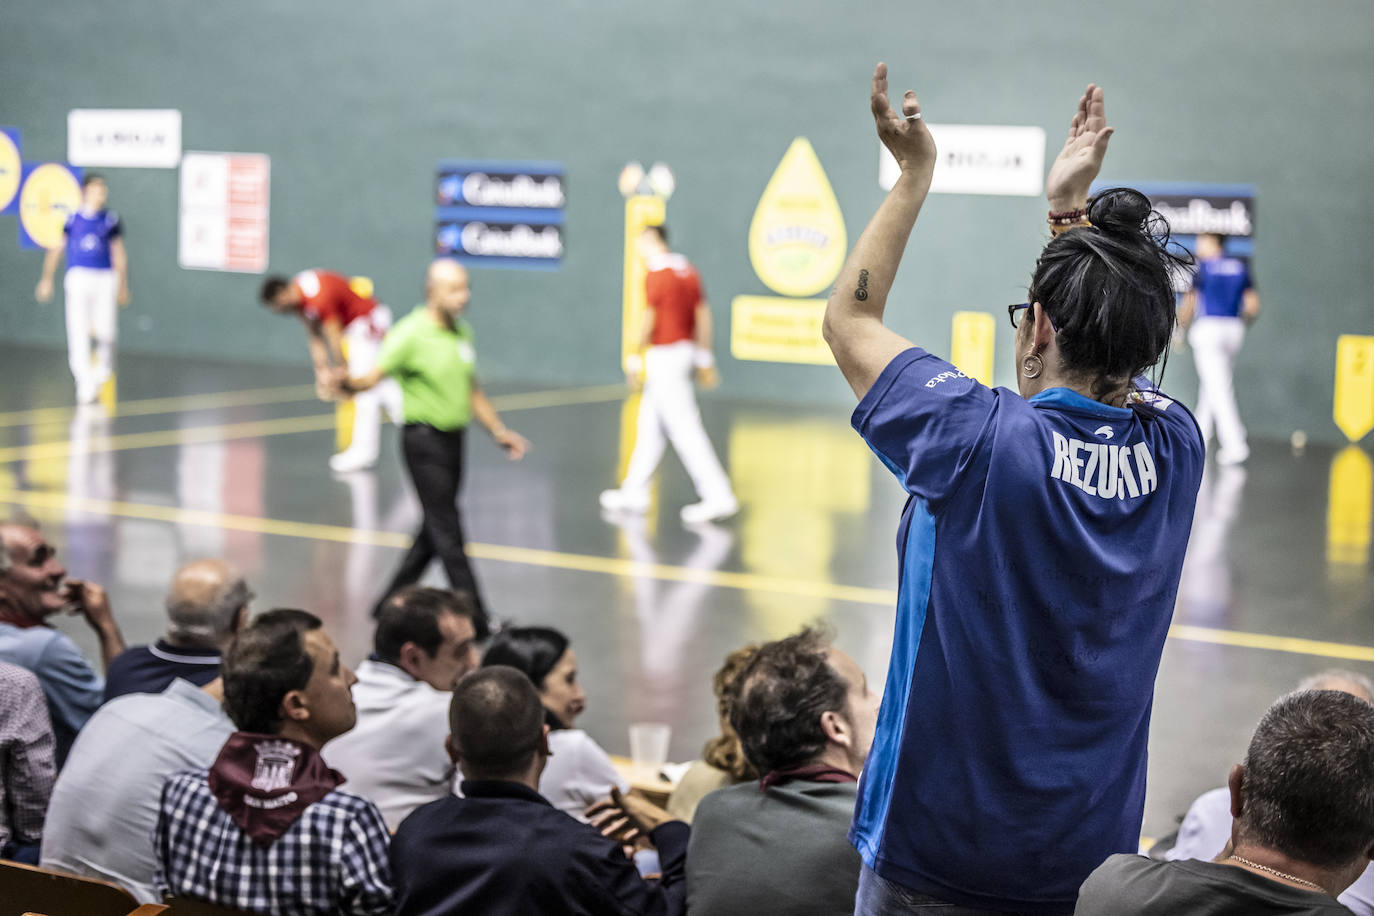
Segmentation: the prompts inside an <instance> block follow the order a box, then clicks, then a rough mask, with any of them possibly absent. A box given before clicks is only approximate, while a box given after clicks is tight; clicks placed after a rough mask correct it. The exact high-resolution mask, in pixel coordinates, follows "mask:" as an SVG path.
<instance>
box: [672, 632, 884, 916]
mask: <svg viewBox="0 0 1374 916" xmlns="http://www.w3.org/2000/svg"><path fill="white" fill-rule="evenodd" d="M736 684H737V686H736V689H735V694H734V696H733V697H731V698H730V699H729V703H730V708H731V711H730V724H731V725H732V726H733V727H734V729H735V731H737V732H738V733H739V736H740V743H741V744H742V745H743V747H744V755H745V756H746V757H747V758H749V762H750V763H752V764H753V765H754V766H755V767H756V768H757V769H758V771H759V772H760V773H761V774H763V776H762V778H761V779H760V780H758V781H757V782H746V783H742V784H740V785H737V786H730V787H728V788H725V789H720V790H717V791H715V792H712V793H711V794H710V795H708V796H706V798H704V799H703V800H702V802H701V805H700V807H698V808H697V813H696V817H695V818H694V819H693V821H692V841H691V845H690V846H689V848H688V852H687V909H688V912H690V913H692V914H701V916H734V914H741V916H743V914H754V913H788V914H791V916H806V914H813V913H814V914H818V916H819V914H833V913H845V912H852V911H853V907H854V895H855V892H856V891H857V889H858V885H859V870H860V861H859V854H858V852H856V851H855V849H854V847H853V846H851V845H850V844H849V840H848V839H847V838H846V835H847V833H848V831H849V822H850V819H851V818H852V817H853V815H854V801H855V798H856V796H857V792H858V779H859V771H860V770H862V769H863V764H864V759H865V758H866V757H867V756H868V749H869V746H870V745H871V744H872V743H873V730H874V726H875V724H876V722H877V718H878V702H879V697H878V696H877V695H875V694H874V693H873V692H872V691H870V690H869V689H868V680H867V678H866V677H864V673H863V671H862V670H861V669H860V668H859V666H858V664H857V663H856V662H855V661H854V659H852V658H850V657H849V656H848V655H846V654H845V653H844V652H841V651H840V650H839V649H836V648H834V647H833V646H830V645H828V644H827V641H826V639H825V637H824V636H823V635H822V634H821V633H819V632H817V631H815V630H812V629H806V630H803V631H802V632H800V633H798V634H796V635H795V636H789V637H787V638H786V639H781V640H778V641H777V642H772V643H768V644H766V645H764V646H763V647H762V648H760V649H759V651H758V654H757V655H755V656H754V659H753V660H752V661H751V662H750V663H749V666H748V667H747V668H745V670H744V672H743V673H742V674H741V675H740V677H739V680H738V681H736Z"/></svg>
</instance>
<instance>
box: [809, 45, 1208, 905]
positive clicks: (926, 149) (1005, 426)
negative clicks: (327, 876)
mask: <svg viewBox="0 0 1374 916" xmlns="http://www.w3.org/2000/svg"><path fill="white" fill-rule="evenodd" d="M872 105H873V114H874V117H875V119H876V122H877V128H878V136H879V137H880V139H881V140H882V142H883V143H884V144H885V145H886V146H887V148H888V149H889V150H890V151H891V152H892V154H893V155H894V156H895V157H896V159H897V162H898V163H899V164H900V166H901V168H902V172H901V177H900V178H899V179H898V181H897V183H896V185H895V186H894V187H893V189H892V191H891V192H890V193H889V194H888V196H887V199H886V200H884V201H883V203H882V205H881V206H880V207H879V209H878V212H877V214H876V215H875V216H874V217H873V220H872V222H871V223H870V224H869V226H868V228H867V229H866V230H865V231H864V234H863V235H862V236H861V237H860V238H859V241H858V243H857V244H856V245H855V248H854V251H853V252H852V253H851V254H850V257H849V260H848V261H847V262H846V264H845V266H844V269H843V270H842V271H841V273H840V277H839V282H838V283H837V285H836V287H835V291H834V292H833V293H832V294H831V297H830V302H829V305H828V307H827V309H826V316H825V336H826V340H827V341H828V342H829V344H830V346H831V349H832V350H833V351H834V354H835V359H836V361H837V362H838V363H839V366H840V369H841V370H842V371H843V373H844V375H845V378H846V379H847V380H848V381H849V383H850V385H851V387H852V388H853V389H854V392H855V394H856V395H857V396H858V397H859V398H860V403H859V406H858V409H857V410H856V411H855V412H854V426H855V428H856V429H857V430H858V431H859V433H860V434H861V435H862V436H863V437H864V438H865V440H866V441H867V442H868V444H869V446H870V447H871V448H872V449H873V451H874V452H875V453H877V455H878V457H879V458H880V459H881V460H882V462H883V463H884V464H885V465H886V466H887V467H888V468H889V469H890V470H891V471H892V472H893V474H895V475H896V476H897V478H898V480H900V481H901V482H902V485H903V486H904V487H905V488H906V490H907V491H908V493H909V494H910V498H909V499H908V502H907V506H906V509H905V511H904V512H903V514H902V520H901V525H900V527H899V530H898V537H897V546H898V555H899V565H900V585H899V591H898V601H897V620H896V632H895V635H894V642H893V650H892V660H891V663H890V665H889V669H888V677H887V685H886V688H885V692H884V696H883V706H882V710H881V712H880V713H879V718H878V731H877V735H876V737H875V739H874V742H873V749H872V751H871V752H870V754H869V757H868V762H867V764H866V766H865V769H864V774H863V780H862V783H861V785H860V789H859V801H858V805H857V807H856V810H855V814H854V823H853V827H852V829H851V832H850V838H851V840H852V841H853V843H854V845H855V846H856V847H857V848H858V850H859V852H860V854H861V856H862V858H863V861H864V870H863V873H862V875H861V876H860V883H859V894H858V901H857V908H856V912H858V913H865V914H869V913H872V914H884V916H886V914H890V913H906V912H925V910H924V909H921V908H920V907H921V906H922V904H926V905H928V904H930V903H936V904H937V905H938V903H939V902H944V903H948V904H952V905H953V907H952V908H942V909H941V910H940V912H941V913H951V914H955V913H965V912H984V911H993V912H1029V913H1068V912H1072V910H1073V906H1074V900H1075V898H1076V896H1077V891H1078V887H1079V885H1080V884H1081V883H1082V881H1083V879H1084V878H1086V877H1087V875H1088V873H1089V872H1091V871H1092V870H1093V869H1094V868H1095V867H1096V866H1097V865H1099V864H1100V863H1101V862H1102V861H1103V860H1104V859H1106V858H1107V856H1109V855H1111V854H1113V853H1118V852H1132V851H1134V850H1135V849H1136V846H1137V843H1138V841H1139V830H1140V823H1141V816H1142V812H1143V808H1144V798H1145V752H1146V739H1147V737H1148V732H1149V721H1150V706H1151V699H1152V696H1153V688H1154V679H1155V674H1156V671H1157V669H1158V666H1159V658H1160V654H1161V653H1162V651H1163V647H1164V638H1165V635H1166V633H1167V631H1168V628H1169V619H1170V617H1171V615H1172V613H1173V605H1174V597H1175V593H1176V592H1177V590H1178V580H1179V573H1180V570H1181V567H1182V564H1183V553H1184V548H1185V547H1186V545H1187V542H1188V533H1189V527H1190V524H1191V522H1192V517H1193V505H1194V501H1195V500H1196V497H1197V489H1198V484H1199V482H1200V479H1201V475H1202V462H1203V447H1202V439H1201V436H1200V435H1199V432H1198V428H1197V424H1196V423H1195V421H1194V420H1193V417H1192V416H1191V414H1189V413H1188V411H1187V410H1186V409H1184V407H1183V406H1182V405H1180V404H1177V403H1175V402H1174V401H1172V400H1170V399H1169V398H1167V397H1165V396H1163V395H1162V394H1160V393H1158V392H1157V391H1156V390H1155V388H1154V387H1153V386H1152V385H1151V384H1150V383H1149V381H1148V380H1147V379H1145V378H1144V376H1143V375H1142V373H1144V372H1145V371H1146V370H1147V369H1149V368H1150V367H1152V366H1154V365H1155V364H1156V362H1157V361H1158V360H1159V359H1160V357H1161V356H1162V355H1163V354H1164V352H1165V350H1166V347H1167V345H1168V341H1169V339H1170V335H1171V334H1172V332H1173V328H1174V321H1175V312H1174V295H1173V291H1172V288H1171V286H1170V282H1169V274H1168V267H1169V266H1170V263H1171V260H1173V259H1172V256H1171V255H1169V254H1167V252H1166V249H1165V238H1166V237H1167V228H1166V226H1165V225H1164V224H1163V222H1162V220H1158V219H1157V218H1156V217H1155V215H1154V214H1152V212H1151V210H1150V205H1149V201H1148V200H1147V199H1146V198H1145V197H1144V196H1143V195H1141V194H1139V193H1137V192H1135V191H1130V190H1127V189H1117V190H1113V191H1107V192H1104V193H1103V194H1101V195H1099V196H1098V197H1097V198H1095V199H1094V200H1092V201H1089V200H1088V187H1089V185H1090V184H1091V182H1092V180H1093V178H1094V177H1095V176H1096V175H1097V173H1098V171H1099V170H1100V169H1101V165H1102V159H1103V156H1104V155H1105V154H1106V149H1107V142H1108V140H1109V139H1110V137H1111V133H1112V131H1111V128H1109V127H1107V126H1106V117H1105V111H1104V106H1103V97H1102V90H1101V89H1099V88H1097V87H1094V86H1089V87H1088V91H1087V92H1086V93H1085V94H1084V96H1083V98H1082V99H1081V100H1080V101H1079V105H1078V112H1077V114H1076V115H1075V117H1074V120H1073V125H1072V127H1071V129H1070V132H1069V139H1068V141H1067V142H1066V143H1065V146H1064V149H1063V151H1062V152H1061V153H1060V154H1059V157H1058V158H1057V159H1056V161H1055V163H1054V165H1053V167H1052V168H1051V170H1050V174H1049V177H1048V179H1047V181H1046V191H1047V194H1048V196H1049V202H1050V224H1051V229H1052V231H1053V232H1055V237H1054V238H1053V239H1052V240H1051V241H1050V242H1049V244H1047V245H1046V246H1045V249H1044V251H1043V252H1042V253H1041V255H1040V258H1039V260H1038V261H1037V263H1036V266H1035V273H1034V276H1033V279H1032V282H1031V287H1030V291H1029V296H1028V300H1029V301H1028V303H1024V304H1021V305H1016V306H1012V307H1011V308H1010V312H1011V316H1012V323H1013V325H1014V326H1016V338H1015V354H1016V366H1017V388H1018V389H1019V391H1010V390H1008V389H1005V388H988V387H985V386H984V385H982V384H979V383H978V382H977V381H975V380H973V379H971V378H968V377H966V376H965V375H964V374H963V373H962V372H960V371H959V370H958V369H956V368H955V367H954V366H952V365H951V364H950V363H948V362H945V361H944V360H942V359H939V358H937V357H935V356H933V355H931V354H929V353H927V352H926V351H924V350H922V349H919V348H917V347H915V346H913V345H912V344H911V343H910V342H909V341H907V340H905V339H904V338H902V337H901V336H900V335H898V334H897V333H896V332H894V331H892V330H890V329H888V328H886V327H884V325H883V308H884V305H885V303H886V299H887V296H888V292H889V290H890V289H891V286H892V281H893V277H894V275H895V274H896V271H897V265H898V263H899V262H900V260H901V258H902V254H903V250H904V249H905V247H906V243H907V238H908V236H909V235H910V232H911V229H912V226H913V225H914V223H915V221H916V216H917V214H918V213H919V212H920V209H921V205H922V203H923V202H924V200H925V196H926V193H927V191H928V190H929V188H930V180H931V174H932V171H933V169H934V165H935V160H936V150H935V143H934V141H933V140H932V138H931V135H930V132H929V131H928V130H927V129H926V127H925V124H924V121H923V120H922V119H921V114H920V105H919V103H918V102H917V99H916V96H915V94H914V93H911V92H908V93H907V94H906V96H905V97H904V98H903V100H902V102H901V110H902V116H898V115H897V114H896V112H894V111H893V110H892V108H891V105H890V103H889V101H888V96H887V68H886V66H885V65H883V64H879V65H878V67H877V70H876V71H875V73H874V77H873V95H872ZM1090 223H1091V225H1090ZM924 266H925V267H932V266H933V265H924ZM920 276H921V275H920V273H919V269H918V272H917V273H916V275H915V277H916V283H917V284H918V285H919V284H920ZM962 908H971V909H962Z"/></svg>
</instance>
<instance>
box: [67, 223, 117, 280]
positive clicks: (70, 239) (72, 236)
mask: <svg viewBox="0 0 1374 916" xmlns="http://www.w3.org/2000/svg"><path fill="white" fill-rule="evenodd" d="M62 231H63V232H64V233H65V234H66V236H67V267H69V268H70V267H95V268H98V269H102V270H109V269H110V242H111V240H113V239H116V238H118V237H119V236H120V234H121V233H122V232H123V231H124V228H123V226H122V224H121V223H120V222H119V214H118V213H115V212H114V211H113V210H101V211H100V212H99V213H97V214H95V215H94V216H86V215H85V214H84V213H82V212H81V211H80V210H78V211H76V212H75V213H73V214H72V215H71V216H69V217H67V222H66V225H64V226H63V227H62Z"/></svg>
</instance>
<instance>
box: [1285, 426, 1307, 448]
mask: <svg viewBox="0 0 1374 916" xmlns="http://www.w3.org/2000/svg"><path fill="white" fill-rule="evenodd" d="M1288 441H1289V442H1291V443H1292V444H1293V451H1295V452H1300V451H1302V450H1303V449H1304V448H1306V447H1307V433H1305V432H1303V431H1302V430H1300V429H1295V430H1293V435H1291V436H1289V437H1288Z"/></svg>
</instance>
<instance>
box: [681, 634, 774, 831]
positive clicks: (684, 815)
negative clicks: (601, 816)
mask: <svg viewBox="0 0 1374 916" xmlns="http://www.w3.org/2000/svg"><path fill="white" fill-rule="evenodd" d="M757 651H758V646H745V647H744V648H743V649H736V650H735V651H733V652H731V653H730V654H729V655H727V656H725V664H724V665H722V666H721V669H720V670H719V671H717V672H716V673H715V676H714V677H713V678H711V687H712V688H713V689H714V691H715V694H716V715H717V717H718V718H719V721H720V734H719V735H717V736H715V737H714V738H712V739H710V740H709V741H707V742H706V746H705V747H704V748H702V750H701V759H700V760H697V761H694V762H693V763H692V765H691V766H690V767H688V768H687V772H686V773H684V774H682V779H681V780H679V781H678V784H677V787H676V788H675V789H673V794H672V795H670V796H669V797H668V814H669V815H671V816H672V817H673V819H674V820H679V821H684V822H686V823H688V824H690V823H691V822H692V817H693V816H694V815H695V814H696V810H697V805H698V804H700V803H701V800H702V799H703V798H705V797H706V796H707V795H709V794H710V793H712V792H714V791H716V790H717V789H723V788H724V787H726V786H733V785H738V784H739V783H742V782H748V781H749V780H753V779H758V778H759V774H758V771H757V770H755V769H754V765H753V764H752V763H750V762H749V758H747V757H745V756H744V749H743V748H742V747H740V743H739V735H737V734H735V730H734V728H733V727H731V725H730V704H729V695H730V693H731V692H732V691H733V689H734V684H735V679H736V678H737V677H739V674H740V672H741V671H743V670H744V668H745V666H746V665H748V664H749V660H750V659H752V658H753V657H754V653H755V652H757Z"/></svg>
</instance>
